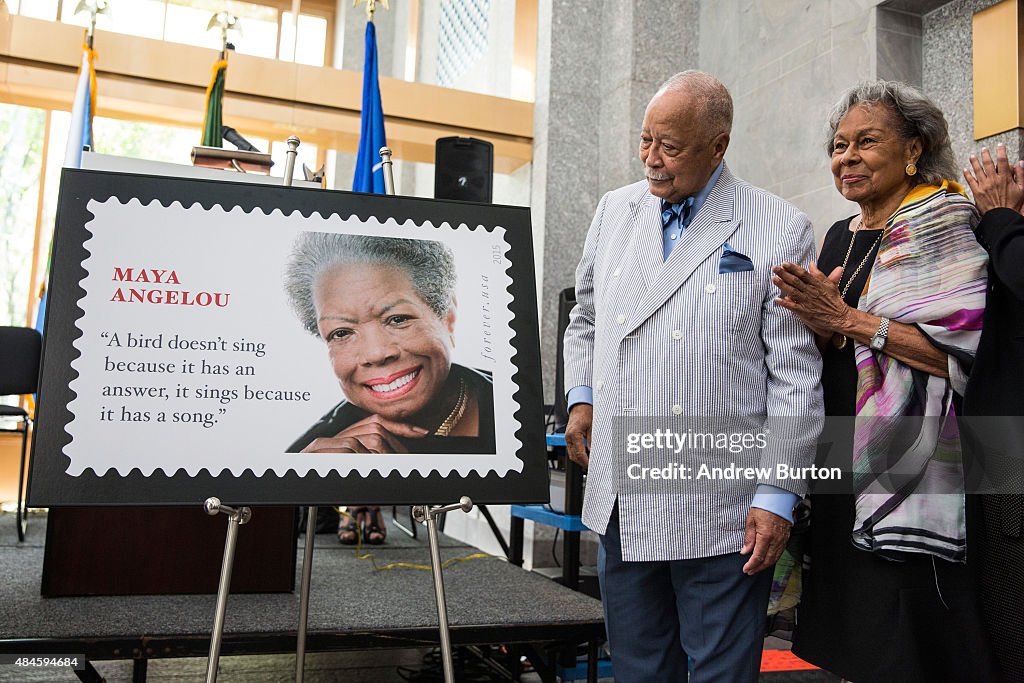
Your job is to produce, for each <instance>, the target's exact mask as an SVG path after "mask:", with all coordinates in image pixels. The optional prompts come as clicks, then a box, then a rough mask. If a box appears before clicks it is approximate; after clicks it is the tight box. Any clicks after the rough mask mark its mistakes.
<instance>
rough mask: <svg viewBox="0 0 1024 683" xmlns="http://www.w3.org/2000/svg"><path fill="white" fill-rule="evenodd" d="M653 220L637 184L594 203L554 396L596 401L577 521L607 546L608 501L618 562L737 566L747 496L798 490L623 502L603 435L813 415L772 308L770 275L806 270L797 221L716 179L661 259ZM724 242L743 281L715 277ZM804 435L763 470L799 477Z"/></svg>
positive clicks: (619, 447) (808, 445) (651, 203)
mask: <svg viewBox="0 0 1024 683" xmlns="http://www.w3.org/2000/svg"><path fill="white" fill-rule="evenodd" d="M723 163H724V162H723ZM661 212H662V206H661V200H660V199H658V198H657V197H655V196H653V195H652V194H651V193H650V191H649V189H648V183H647V182H646V181H641V182H638V183H634V184H632V185H627V186H626V187H622V188H619V189H617V190H613V191H611V192H609V193H607V194H606V195H605V196H604V197H603V198H602V199H601V201H600V203H599V204H598V207H597V212H596V215H595V217H594V220H593V223H592V224H591V227H590V231H589V233H588V234H587V239H586V244H585V246H584V250H583V256H582V259H581V261H580V264H579V267H578V269H577V271H576V299H577V305H576V307H575V308H574V309H573V311H572V313H571V315H570V322H569V326H568V328H567V330H566V333H565V342H564V344H565V386H566V387H576V386H589V387H592V388H593V391H594V419H593V442H592V443H591V444H590V463H589V472H588V477H587V486H586V494H585V498H584V506H583V521H584V523H585V524H586V525H587V526H588V527H589V528H590V529H592V530H594V531H596V532H598V533H600V534H604V533H605V529H606V527H607V524H608V520H609V517H610V515H611V512H612V509H613V506H614V505H615V503H616V500H618V505H619V512H618V514H619V523H620V531H621V541H622V559H623V560H625V561H639V560H679V559H693V558H702V557H711V556H716V555H724V554H727V553H736V552H738V551H739V550H740V548H741V546H742V545H743V533H744V524H745V520H746V518H747V513H748V512H749V510H750V503H751V500H752V498H753V496H754V492H755V489H756V488H757V485H758V484H759V483H767V484H772V485H774V486H779V487H782V488H786V489H788V490H791V491H793V492H794V493H796V494H803V493H804V486H805V483H804V482H802V481H786V482H783V481H777V480H773V479H766V480H763V481H760V482H759V481H757V480H741V481H736V482H734V484H732V485H730V486H729V487H728V488H727V490H726V493H725V494H724V495H723V493H722V486H721V484H720V483H719V484H716V485H713V486H712V485H708V488H707V490H706V491H704V492H701V491H700V489H698V488H696V487H698V486H700V484H698V483H694V484H693V486H694V487H695V488H692V489H690V490H691V491H696V493H687V494H686V495H674V496H669V495H635V496H624V495H621V492H620V491H617V490H616V488H617V485H616V475H615V463H616V459H617V458H622V457H623V456H624V455H625V453H624V444H623V443H614V439H613V438H612V433H613V430H612V429H611V425H612V423H613V421H614V420H615V418H616V417H617V416H619V417H621V416H671V415H683V416H708V415H740V416H757V415H768V416H783V417H820V416H821V414H822V400H821V391H820V385H819V379H820V375H821V360H820V356H819V354H818V351H817V349H816V348H815V344H814V338H813V335H812V334H811V332H810V331H809V330H808V329H807V328H806V327H805V326H804V325H803V324H802V323H801V322H800V321H799V320H798V319H797V318H796V317H795V316H794V315H792V314H791V313H789V312H788V311H786V310H785V309H783V308H782V307H780V306H777V305H776V304H775V303H774V299H775V298H776V297H777V296H779V292H778V290H777V289H776V287H775V286H774V285H773V284H772V283H771V271H770V269H771V267H772V266H773V265H778V264H780V263H782V262H783V261H791V262H795V263H799V264H802V265H806V264H807V263H809V262H810V261H813V260H814V258H813V253H814V252H813V232H812V229H811V225H810V222H809V221H808V219H807V216H805V215H804V214H803V213H801V212H800V211H799V210H798V209H796V208H795V207H794V206H793V205H791V204H789V203H788V202H786V201H783V200H782V199H780V198H778V197H775V196H774V195H771V194H770V193H768V192H765V191H764V190H761V189H758V188H755V187H753V186H751V185H749V184H747V183H746V182H744V181H742V180H740V179H738V178H735V177H734V176H733V175H732V174H731V173H730V172H729V169H728V167H725V168H723V170H722V173H721V175H720V176H719V179H718V182H717V183H716V184H715V186H714V187H713V189H712V191H711V193H710V195H709V196H708V198H707V200H706V202H705V203H704V205H703V206H702V207H701V208H700V209H699V211H698V212H697V214H696V215H695V216H694V217H693V219H692V221H691V222H690V224H689V226H688V227H687V228H686V229H685V231H684V232H683V234H682V236H681V238H680V240H679V243H678V244H677V245H676V246H675V248H674V250H673V251H672V253H671V255H670V256H669V258H668V260H663V252H662V223H661ZM726 243H728V245H729V247H730V248H731V250H732V251H734V252H738V253H740V254H743V255H745V256H747V257H749V258H750V260H751V261H752V263H753V266H754V269H753V270H747V271H745V272H723V273H720V272H719V270H720V261H721V259H722V256H723V252H724V249H725V246H724V245H725V244H726ZM815 436H816V434H811V435H810V436H809V438H808V439H807V440H806V441H805V442H803V444H802V445H801V447H799V448H795V449H782V450H777V451H776V452H773V453H771V454H769V459H775V460H777V461H779V462H783V463H788V464H791V465H793V466H808V465H810V464H811V463H812V461H813V458H814V437H815ZM786 451H788V452H786ZM720 464H722V465H727V464H728V463H720ZM712 489H713V490H712Z"/></svg>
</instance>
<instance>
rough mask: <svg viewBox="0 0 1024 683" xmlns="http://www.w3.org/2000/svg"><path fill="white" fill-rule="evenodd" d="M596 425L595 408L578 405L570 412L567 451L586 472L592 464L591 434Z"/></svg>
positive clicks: (566, 429)
mask: <svg viewBox="0 0 1024 683" xmlns="http://www.w3.org/2000/svg"><path fill="white" fill-rule="evenodd" d="M593 423H594V406H592V405H590V404H589V403H577V404H576V405H574V406H573V407H572V408H571V409H570V410H569V424H567V425H566V426H565V449H566V451H567V452H568V454H569V459H570V460H572V461H573V462H574V463H576V464H577V465H579V466H580V467H582V468H583V469H584V470H586V469H587V466H588V465H589V464H590V443H591V440H590V434H591V428H592V426H593Z"/></svg>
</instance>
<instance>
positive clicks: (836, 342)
mask: <svg viewBox="0 0 1024 683" xmlns="http://www.w3.org/2000/svg"><path fill="white" fill-rule="evenodd" d="M856 221H857V227H856V228H854V229H853V237H851V238H850V246H849V247H847V248H846V257H845V258H843V266H842V268H843V275H846V264H847V263H849V261H850V254H852V253H853V243H854V242H856V241H857V233H859V232H860V231H861V228H863V227H864V219H863V218H861V217H860V216H857V218H856ZM883 232H885V229H884V228H883V229H882V230H879V231H878V237H876V238H875V241H874V243H872V245H871V246H870V247H868V251H867V253H866V254H864V258H863V259H861V261H860V263H859V264H858V265H857V268H856V269H855V270H854V271H853V275H851V276H850V279H849V280H847V281H846V286H845V287H843V288H842V290H840V294H839V296H841V297H842V298H843V299H844V300H845V299H846V293H847V292H849V291H850V285H852V284H853V281H854V280H856V279H857V275H858V274H859V273H860V271H861V270H862V269H863V268H864V266H865V265H866V264H867V262H868V259H870V258H871V252H872V251H874V250H875V245H877V244H878V242H879V240H881V239H882V233H883ZM841 277H842V275H841V276H840V278H841ZM840 281H842V280H840ZM846 341H847V340H846V335H845V334H841V335H839V337H838V338H836V337H834V336H833V337H832V345H833V346H835V347H836V348H837V349H843V348H845V347H846Z"/></svg>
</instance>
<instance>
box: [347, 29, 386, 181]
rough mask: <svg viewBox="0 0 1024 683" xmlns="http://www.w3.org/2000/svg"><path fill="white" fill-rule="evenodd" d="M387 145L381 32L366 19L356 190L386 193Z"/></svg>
mask: <svg viewBox="0 0 1024 683" xmlns="http://www.w3.org/2000/svg"><path fill="white" fill-rule="evenodd" d="M385 145H387V139H386V138H385V136H384V107H383V106H381V103H380V83H379V82H378V79H377V32H376V30H375V29H374V27H373V22H372V21H368V22H366V55H365V57H364V58H363V111H362V125H361V130H360V133H359V154H358V155H357V156H356V173H355V177H354V178H353V179H352V190H353V191H354V192H373V193H376V194H384V171H383V170H381V163H380V148H381V147H384V146H385Z"/></svg>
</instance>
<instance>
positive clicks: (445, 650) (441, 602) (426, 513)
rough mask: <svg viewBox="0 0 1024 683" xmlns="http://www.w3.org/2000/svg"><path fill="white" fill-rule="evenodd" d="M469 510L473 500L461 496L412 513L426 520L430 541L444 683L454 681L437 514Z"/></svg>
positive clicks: (471, 507) (419, 518) (431, 570)
mask: <svg viewBox="0 0 1024 683" xmlns="http://www.w3.org/2000/svg"><path fill="white" fill-rule="evenodd" d="M459 509H461V510H462V511H463V512H469V511H470V510H472V509H473V501H472V500H470V498H469V496H463V497H462V498H461V499H460V500H459V502H458V503H454V504H452V505H439V506H437V507H433V508H431V507H428V506H426V505H417V506H416V507H415V508H413V515H414V516H415V517H416V521H417V522H426V524H427V540H428V542H429V543H430V573H431V574H433V576H434V598H435V600H436V601H437V622H438V626H439V627H440V632H441V664H442V666H443V668H444V681H445V683H455V667H454V665H453V664H452V641H451V634H450V633H449V631H448V604H447V602H445V598H444V576H443V575H442V570H443V568H442V566H441V547H440V545H439V543H438V540H437V516H438V515H442V514H444V513H446V512H448V511H450V510H459Z"/></svg>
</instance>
